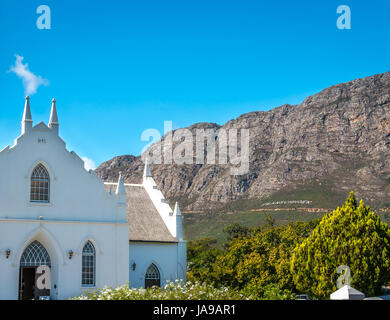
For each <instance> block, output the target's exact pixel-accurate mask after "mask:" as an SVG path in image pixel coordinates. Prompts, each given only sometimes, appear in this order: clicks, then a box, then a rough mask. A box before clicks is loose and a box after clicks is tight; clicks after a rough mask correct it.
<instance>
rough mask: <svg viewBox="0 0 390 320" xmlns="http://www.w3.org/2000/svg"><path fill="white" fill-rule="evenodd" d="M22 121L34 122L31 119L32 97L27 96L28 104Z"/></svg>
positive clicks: (25, 105) (26, 103)
mask: <svg viewBox="0 0 390 320" xmlns="http://www.w3.org/2000/svg"><path fill="white" fill-rule="evenodd" d="M22 121H32V118H31V109H30V97H29V96H26V102H25V104H24V112H23V120H22Z"/></svg>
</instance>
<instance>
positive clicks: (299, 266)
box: [76, 192, 390, 300]
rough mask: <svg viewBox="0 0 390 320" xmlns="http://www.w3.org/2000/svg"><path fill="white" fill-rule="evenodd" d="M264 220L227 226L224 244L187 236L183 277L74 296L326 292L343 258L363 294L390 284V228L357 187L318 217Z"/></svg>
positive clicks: (266, 296) (119, 297)
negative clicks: (357, 195) (258, 223)
mask: <svg viewBox="0 0 390 320" xmlns="http://www.w3.org/2000/svg"><path fill="white" fill-rule="evenodd" d="M267 220H268V223H267V225H266V226H263V227H255V228H247V227H243V226H240V225H238V224H233V225H230V226H228V227H226V228H225V230H224V231H225V232H226V233H227V235H228V237H227V239H228V241H227V242H226V243H225V244H224V245H223V248H221V249H219V248H217V247H216V240H215V239H212V238H203V239H199V240H195V241H189V242H188V249H187V250H188V251H187V253H188V254H187V258H188V270H187V278H188V280H189V282H187V283H186V284H184V283H181V282H179V281H176V282H175V283H172V282H171V283H168V284H167V285H166V286H165V288H163V289H161V288H156V287H154V288H149V289H130V288H129V286H122V287H118V288H115V289H113V288H104V289H102V290H97V291H95V292H90V293H86V294H84V295H82V296H80V297H76V299H93V300H96V299H101V300H156V299H158V300H160V299H161V300H186V299H193V300H204V299H207V300H214V299H216V300H231V299H272V300H282V299H283V300H284V299H294V298H295V294H296V293H305V294H308V295H309V296H311V297H315V298H321V299H329V295H330V293H332V292H333V291H335V290H336V289H337V288H336V280H337V278H338V277H339V276H340V275H339V274H337V271H336V270H337V267H338V266H341V265H347V266H348V267H349V268H350V270H351V276H352V277H351V285H352V286H353V287H355V288H356V289H358V290H360V291H362V292H364V293H365V294H366V295H374V294H378V293H380V291H381V287H382V285H385V284H389V282H390V229H389V228H388V226H387V224H386V223H384V222H382V221H381V220H380V219H379V217H378V216H377V215H375V214H374V213H373V212H372V211H371V209H370V208H369V207H366V206H365V205H364V203H363V202H362V201H361V202H360V205H358V204H357V202H356V199H355V197H354V195H353V192H352V193H351V194H350V196H349V197H348V199H347V201H346V203H345V204H344V206H342V207H341V208H337V209H336V210H334V211H333V212H331V213H329V214H327V215H325V216H324V217H323V218H322V220H321V221H319V220H313V221H311V222H308V223H305V222H295V223H290V224H288V225H285V226H278V227H275V225H274V221H273V220H272V219H271V218H270V217H268V219H267Z"/></svg>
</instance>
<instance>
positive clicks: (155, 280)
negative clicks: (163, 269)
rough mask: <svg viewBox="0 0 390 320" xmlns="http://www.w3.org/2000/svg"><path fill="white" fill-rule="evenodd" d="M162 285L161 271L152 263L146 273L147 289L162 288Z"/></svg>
mask: <svg viewBox="0 0 390 320" xmlns="http://www.w3.org/2000/svg"><path fill="white" fill-rule="evenodd" d="M160 285H161V281H160V271H159V270H158V268H157V267H156V265H155V264H154V263H152V264H151V265H150V266H149V267H148V270H146V273H145V288H150V287H153V286H157V287H160Z"/></svg>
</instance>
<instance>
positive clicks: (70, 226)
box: [0, 97, 186, 299]
mask: <svg viewBox="0 0 390 320" xmlns="http://www.w3.org/2000/svg"><path fill="white" fill-rule="evenodd" d="M0 171H1V177H2V178H1V180H0V299H68V298H70V297H73V296H76V295H79V294H81V293H83V292H84V291H85V290H95V289H98V288H102V287H104V286H118V285H123V284H126V283H129V284H130V286H131V287H136V288H139V287H148V286H152V285H157V286H163V285H164V284H165V282H166V281H168V280H169V281H174V280H176V279H182V280H184V281H185V280H186V242H185V241H184V240H183V228H182V217H181V213H180V208H179V206H178V204H176V206H175V209H174V210H172V209H171V207H170V206H169V205H168V204H167V203H166V200H165V198H164V196H163V194H162V193H161V191H160V190H159V189H158V186H157V185H156V183H155V181H154V180H153V177H152V175H151V172H150V168H149V165H148V163H147V162H146V164H145V169H144V175H143V179H142V181H140V184H125V183H124V181H123V178H122V177H121V175H120V176H119V177H118V181H113V182H106V183H104V182H103V181H102V180H101V179H100V178H99V177H98V176H97V175H96V174H95V173H94V172H93V171H86V170H85V169H84V162H83V160H81V159H80V157H79V156H78V155H77V154H76V153H75V152H73V151H71V152H69V151H68V150H67V149H66V144H65V142H64V141H63V140H62V139H61V138H60V136H59V122H58V117H57V110H56V101H55V100H54V99H53V101H52V109H51V115H50V121H49V124H48V125H46V124H45V123H43V122H40V123H38V124H37V125H35V126H33V121H32V118H31V110H30V102H29V98H28V97H26V102H25V108H24V113H23V119H22V130H21V135H20V136H19V137H18V138H16V140H15V143H14V145H13V146H12V147H10V146H7V147H5V148H4V149H3V150H1V151H0Z"/></svg>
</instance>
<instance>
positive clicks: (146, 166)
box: [144, 159, 152, 178]
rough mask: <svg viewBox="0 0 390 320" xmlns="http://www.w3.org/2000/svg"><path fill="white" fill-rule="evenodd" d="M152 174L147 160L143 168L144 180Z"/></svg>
mask: <svg viewBox="0 0 390 320" xmlns="http://www.w3.org/2000/svg"><path fill="white" fill-rule="evenodd" d="M151 176H152V173H151V172H150V166H149V160H148V159H146V160H145V167H144V178H148V177H151Z"/></svg>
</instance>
